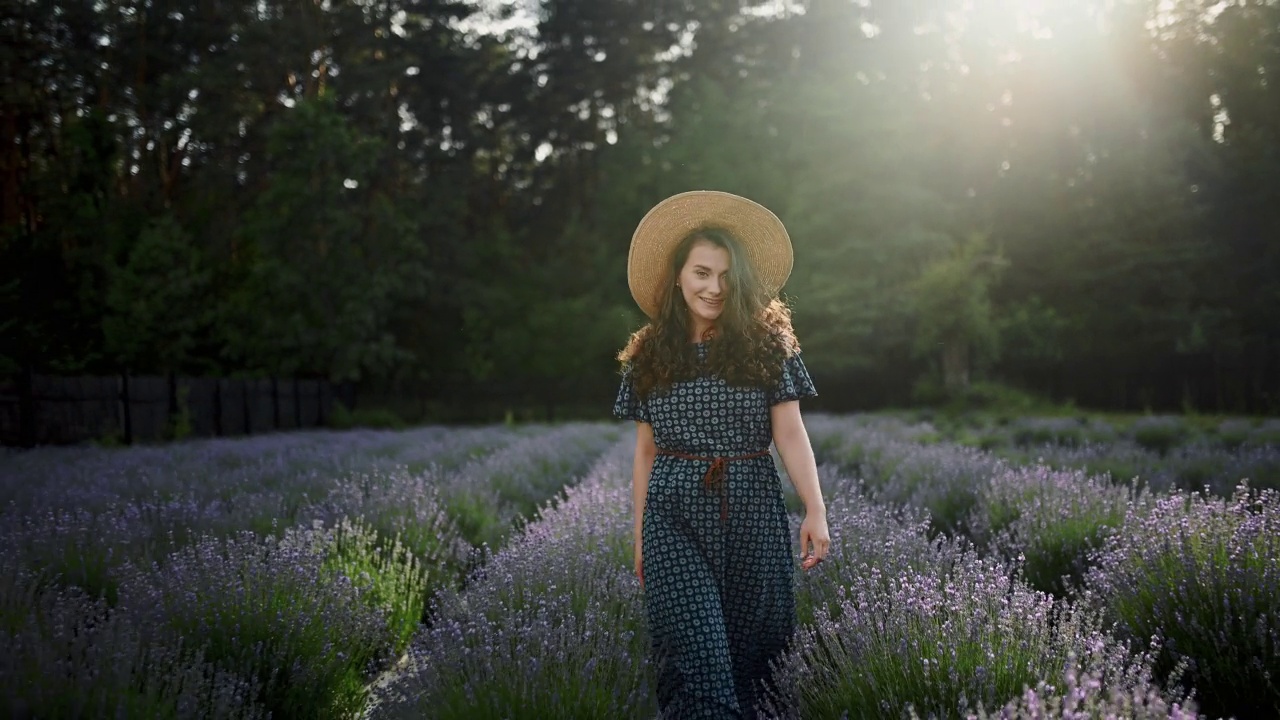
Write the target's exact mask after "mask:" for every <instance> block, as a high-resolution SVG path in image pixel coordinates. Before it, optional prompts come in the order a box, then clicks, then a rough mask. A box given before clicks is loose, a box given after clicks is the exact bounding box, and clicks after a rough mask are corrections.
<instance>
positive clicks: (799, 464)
mask: <svg viewBox="0 0 1280 720" xmlns="http://www.w3.org/2000/svg"><path fill="white" fill-rule="evenodd" d="M770 415H771V417H772V420H773V444H774V445H776V446H777V448H778V455H780V456H782V464H783V466H784V467H786V469H787V476H788V477H790V478H791V484H792V485H794V486H795V488H796V493H797V494H798V495H799V496H800V500H801V501H802V502H804V509H805V512H806V513H809V514H814V515H825V513H826V509H827V507H826V502H825V501H824V500H823V499H822V488H821V487H820V486H819V484H818V464H817V461H816V460H814V457H813V445H812V444H810V442H809V433H808V431H806V430H805V427H804V420H803V419H802V418H801V417H800V401H798V400H791V401H789V402H783V403H778V404H777V405H774V406H773V408H772V409H771V410H770Z"/></svg>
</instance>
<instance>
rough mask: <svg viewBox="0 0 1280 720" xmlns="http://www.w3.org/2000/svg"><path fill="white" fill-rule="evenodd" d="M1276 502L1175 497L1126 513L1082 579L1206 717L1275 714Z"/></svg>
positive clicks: (1264, 497)
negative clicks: (1176, 674) (1179, 680)
mask: <svg viewBox="0 0 1280 720" xmlns="http://www.w3.org/2000/svg"><path fill="white" fill-rule="evenodd" d="M1278 554H1280V495H1277V494H1276V493H1275V492H1274V491H1265V490H1264V491H1262V492H1256V491H1252V490H1250V489H1249V488H1247V487H1246V486H1243V485H1242V486H1240V487H1238V488H1237V491H1236V493H1235V494H1234V496H1233V497H1232V498H1231V499H1229V500H1227V501H1225V502H1224V501H1223V500H1221V499H1217V498H1212V499H1211V498H1205V497H1203V496H1201V495H1198V494H1191V495H1187V494H1183V493H1175V494H1173V495H1171V496H1169V497H1167V498H1162V499H1160V500H1159V501H1158V502H1157V503H1156V505H1155V507H1154V508H1153V509H1152V511H1151V512H1149V513H1144V514H1136V513H1131V514H1130V515H1129V516H1128V517H1127V518H1126V522H1125V524H1124V527H1123V528H1122V530H1121V532H1120V533H1119V534H1118V536H1117V537H1116V538H1115V539H1114V541H1113V542H1112V543H1110V544H1109V545H1108V546H1107V552H1106V553H1105V555H1104V556H1103V557H1102V558H1101V560H1100V566H1099V567H1098V568H1096V569H1095V570H1094V571H1093V572H1091V574H1090V576H1089V580H1090V585H1091V588H1092V589H1093V590H1094V591H1095V593H1096V597H1097V600H1098V602H1099V603H1101V604H1102V605H1103V607H1105V608H1106V611H1107V612H1108V613H1109V614H1110V616H1111V618H1113V619H1114V620H1116V621H1118V622H1119V624H1120V629H1121V631H1122V632H1123V633H1125V635H1126V636H1127V637H1129V638H1130V639H1131V640H1132V641H1133V642H1134V643H1140V644H1143V645H1146V644H1148V643H1150V642H1151V641H1152V640H1153V639H1154V640H1155V641H1157V642H1158V643H1159V646H1160V662H1159V664H1158V666H1157V667H1158V669H1159V670H1160V671H1161V672H1162V673H1166V674H1167V673H1171V672H1173V671H1174V669H1175V668H1177V667H1178V666H1179V665H1180V664H1182V663H1187V665H1188V667H1187V675H1186V677H1185V680H1186V681H1187V682H1189V683H1190V685H1191V686H1192V687H1194V688H1195V689H1196V692H1197V697H1198V701H1199V703H1200V705H1201V708H1202V709H1203V711H1204V712H1205V713H1207V714H1208V715H1209V716H1210V717H1224V716H1225V717H1261V716H1270V715H1273V714H1275V713H1276V712H1277V711H1280V686H1277V684H1276V683H1275V681H1274V678H1275V677H1276V673H1277V666H1278V665H1280V656H1277V655H1276V653H1275V652H1274V649H1275V647H1276V644H1277V642H1280V631H1277V630H1276V628H1275V626H1274V625H1272V624H1271V623H1270V618H1272V617H1275V615H1276V613H1277V612H1280V570H1278V567H1277V565H1276V562H1275V558H1276V557H1277V555H1278Z"/></svg>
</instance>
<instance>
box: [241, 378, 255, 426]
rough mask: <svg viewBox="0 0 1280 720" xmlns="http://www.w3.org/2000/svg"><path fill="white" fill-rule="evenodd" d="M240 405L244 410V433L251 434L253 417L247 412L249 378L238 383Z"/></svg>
mask: <svg viewBox="0 0 1280 720" xmlns="http://www.w3.org/2000/svg"><path fill="white" fill-rule="evenodd" d="M240 407H241V409H242V410H243V411H244V434H245V435H252V434H253V417H252V416H251V415H250V414H249V380H248V378H245V380H244V381H243V382H241V383H240Z"/></svg>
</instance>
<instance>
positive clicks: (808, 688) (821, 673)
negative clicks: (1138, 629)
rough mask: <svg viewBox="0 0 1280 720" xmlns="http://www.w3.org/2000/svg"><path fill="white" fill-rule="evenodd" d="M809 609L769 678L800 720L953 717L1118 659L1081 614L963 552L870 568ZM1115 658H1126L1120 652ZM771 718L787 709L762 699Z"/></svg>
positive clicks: (1096, 625) (997, 566)
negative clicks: (920, 563) (791, 698)
mask: <svg viewBox="0 0 1280 720" xmlns="http://www.w3.org/2000/svg"><path fill="white" fill-rule="evenodd" d="M844 580H851V582H850V583H849V586H850V588H849V589H848V590H847V591H845V590H844V589H843V588H841V589H839V590H838V592H839V595H840V597H839V599H838V602H837V603H836V604H835V606H834V607H833V608H831V609H827V608H818V612H817V617H816V619H815V621H814V623H813V624H812V625H808V626H803V627H801V629H800V631H799V632H798V633H797V636H796V639H795V641H794V643H793V646H792V649H791V651H790V652H789V653H788V654H787V656H786V657H785V658H784V660H783V662H782V663H780V664H779V666H778V668H777V669H776V671H775V683H776V684H777V685H778V686H779V687H781V688H786V689H787V691H789V692H792V693H794V694H795V696H796V697H797V698H798V701H799V702H798V705H799V708H798V709H799V717H802V718H806V719H808V718H841V717H851V718H852V717H902V716H903V715H906V714H908V713H909V712H915V713H918V714H920V715H922V716H925V717H952V716H954V715H956V714H958V713H963V712H964V711H965V710H967V709H968V708H969V707H971V706H972V705H975V704H979V703H980V704H982V705H984V706H986V707H999V706H1000V705H1002V704H1003V703H1005V702H1007V701H1008V699H1009V698H1013V697H1016V696H1018V695H1020V694H1021V693H1022V692H1023V690H1024V688H1025V687H1034V686H1035V685H1036V683H1037V682H1038V681H1040V680H1041V679H1043V678H1046V677H1052V676H1054V675H1056V674H1057V673H1058V672H1059V671H1060V669H1061V668H1062V667H1064V666H1065V664H1066V663H1067V662H1068V659H1069V658H1070V657H1071V656H1072V654H1073V653H1074V654H1075V655H1077V656H1079V657H1087V658H1091V659H1096V660H1097V663H1096V664H1098V665H1100V666H1101V667H1098V668H1095V667H1094V666H1090V669H1091V670H1093V669H1105V667H1106V663H1105V662H1103V660H1106V659H1109V658H1114V657H1115V656H1116V655H1117V654H1118V652H1117V650H1116V649H1114V648H1112V647H1109V644H1110V643H1109V641H1108V639H1107V637H1106V635H1105V633H1104V632H1103V631H1102V629H1101V624H1100V622H1099V621H1098V620H1097V619H1096V618H1095V617H1094V616H1093V615H1091V614H1090V613H1088V612H1087V611H1081V610H1078V609H1076V608H1073V607H1072V606H1069V605H1067V604H1059V603H1055V601H1054V599H1053V598H1052V597H1051V596H1049V595H1046V594H1043V593H1039V592H1036V591H1033V590H1031V589H1029V588H1027V587H1025V586H1023V585H1022V584H1021V583H1019V582H1017V581H1016V580H1014V579H1013V578H1012V577H1011V575H1010V573H1009V571H1008V569H1007V568H1006V567H1005V566H1003V565H1001V564H999V563H997V562H994V561H992V560H988V559H983V558H980V557H978V556H977V555H976V554H974V553H972V552H966V553H965V554H964V556H963V557H962V558H960V559H959V560H958V561H957V562H956V563H955V564H954V565H953V566H952V567H950V568H947V569H945V570H943V571H941V572H913V573H906V574H902V575H896V576H893V575H889V574H888V573H884V572H881V571H880V569H879V568H874V567H872V568H869V569H868V572H867V574H866V575H865V576H863V577H858V578H844ZM1119 652H1123V651H1122V650H1120V651H1119ZM767 705H768V707H766V708H765V709H766V710H767V711H768V712H769V713H770V716H774V715H781V716H787V715H788V713H787V712H786V708H785V706H780V705H775V704H774V702H773V701H772V700H770V701H768V702H767Z"/></svg>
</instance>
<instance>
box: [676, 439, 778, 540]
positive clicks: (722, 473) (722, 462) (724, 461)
mask: <svg viewBox="0 0 1280 720" xmlns="http://www.w3.org/2000/svg"><path fill="white" fill-rule="evenodd" d="M658 454H659V455H671V456H673V457H678V458H683V459H685V460H700V461H703V462H710V463H711V466H710V467H708V468H707V472H706V474H705V475H703V476H702V485H703V487H704V488H705V489H706V491H707V492H718V493H720V523H721V524H724V523H725V522H726V521H727V520H728V519H729V494H728V492H727V491H726V489H725V479H726V478H727V477H728V474H729V463H730V462H734V461H737V460H749V459H751V458H758V457H765V456H767V455H768V454H769V448H765V449H763V450H758V451H756V452H753V453H746V454H743V455H694V454H692V453H685V452H680V451H678V450H662V449H659V450H658Z"/></svg>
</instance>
